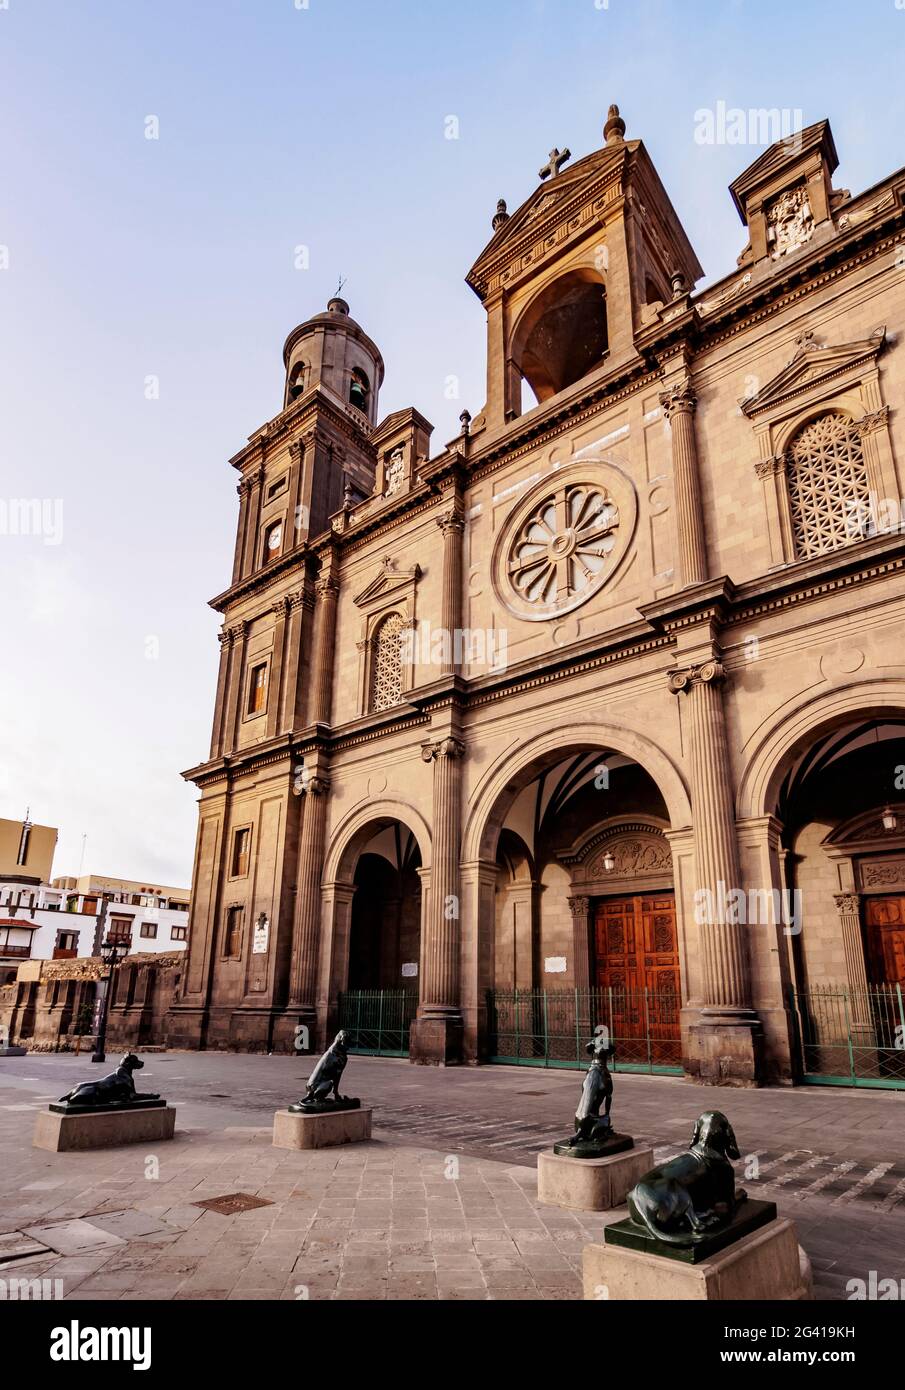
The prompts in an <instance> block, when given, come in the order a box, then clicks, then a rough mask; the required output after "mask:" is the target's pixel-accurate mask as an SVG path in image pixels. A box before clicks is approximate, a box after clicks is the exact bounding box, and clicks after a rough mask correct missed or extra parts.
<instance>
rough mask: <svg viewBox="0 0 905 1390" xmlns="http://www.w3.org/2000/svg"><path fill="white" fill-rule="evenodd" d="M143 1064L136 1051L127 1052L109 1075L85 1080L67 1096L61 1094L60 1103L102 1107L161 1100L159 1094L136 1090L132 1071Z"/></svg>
mask: <svg viewBox="0 0 905 1390" xmlns="http://www.w3.org/2000/svg"><path fill="white" fill-rule="evenodd" d="M143 1066H144V1062H143V1061H142V1060H141V1058H140V1057H136V1056H135V1053H134V1052H127V1053H126V1055H125V1057H124V1058H123V1060H122V1061H121V1062H120V1064H119V1066H118V1067H117V1068H116V1071H112V1072H111V1073H110V1075H109V1076H103V1077H101V1079H100V1081H83V1082H82V1083H81V1084H80V1085H79V1086H75V1087H74V1088H73V1089H72V1090H71V1091H68V1092H67V1094H66V1095H65V1096H60V1099H59V1102H58V1103H59V1104H60V1105H62V1104H63V1103H64V1102H68V1103H69V1104H70V1105H84V1106H98V1107H102V1106H105V1105H131V1104H133V1102H135V1101H136V1100H159V1099H160V1097H159V1096H158V1095H155V1094H149V1095H143V1096H139V1095H138V1094H137V1092H136V1090H135V1081H134V1080H133V1077H132V1073H133V1072H135V1071H140V1070H141V1068H142V1067H143Z"/></svg>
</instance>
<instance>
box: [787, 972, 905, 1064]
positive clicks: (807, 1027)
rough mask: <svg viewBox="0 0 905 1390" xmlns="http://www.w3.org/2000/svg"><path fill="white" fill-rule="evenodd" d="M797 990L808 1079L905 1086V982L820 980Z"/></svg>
mask: <svg viewBox="0 0 905 1390" xmlns="http://www.w3.org/2000/svg"><path fill="white" fill-rule="evenodd" d="M791 993H792V1011H793V1017H794V1018H795V1021H796V1025H797V1028H798V1045H799V1052H800V1055H801V1063H802V1070H803V1080H804V1081H806V1082H809V1083H810V1084H812V1085H822V1086H868V1087H871V1086H872V1087H882V1088H887V1089H891V1090H905V1002H903V991H902V986H901V985H872V986H871V987H870V988H869V989H866V990H858V989H852V988H850V987H848V986H843V985H814V986H812V987H811V988H810V989H795V988H794V987H793V988H792V991H791Z"/></svg>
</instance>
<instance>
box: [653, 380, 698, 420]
mask: <svg viewBox="0 0 905 1390" xmlns="http://www.w3.org/2000/svg"><path fill="white" fill-rule="evenodd" d="M697 403H698V398H697V396H696V395H695V393H694V387H693V386H692V384H691V379H690V377H686V378H685V380H684V381H677V382H676V383H675V385H673V386H670V387H669V388H668V389H667V390H666V391H661V392H660V405H661V406H662V408H663V414H664V415H665V416H666V418H667V420H671V419H672V417H673V416H674V415H691V414H693V412H694V408H695V406H696V405H697Z"/></svg>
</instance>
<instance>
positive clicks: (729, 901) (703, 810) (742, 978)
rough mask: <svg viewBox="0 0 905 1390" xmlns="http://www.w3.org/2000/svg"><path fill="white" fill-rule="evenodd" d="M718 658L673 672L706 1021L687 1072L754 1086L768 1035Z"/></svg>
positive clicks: (697, 1029)
mask: <svg viewBox="0 0 905 1390" xmlns="http://www.w3.org/2000/svg"><path fill="white" fill-rule="evenodd" d="M724 675H725V673H724V670H723V667H722V666H721V664H720V662H719V661H716V660H712V661H705V662H703V663H701V664H700V665H696V666H690V667H687V668H686V669H685V670H677V671H673V672H671V673H670V676H669V688H670V690H671V691H672V692H673V694H676V695H679V694H684V696H685V700H686V712H687V718H688V750H689V752H688V757H689V770H690V781H691V807H692V821H693V825H694V848H695V878H696V887H695V903H696V918H697V925H698V929H699V940H700V944H701V959H702V965H703V970H702V978H703V991H702V992H703V1004H702V1008H701V1022H700V1024H698V1025H695V1026H693V1027H692V1028H691V1029H690V1030H689V1033H690V1035H691V1036H690V1040H689V1052H690V1054H691V1055H690V1056H689V1057H688V1058H687V1059H686V1065H687V1067H688V1071H689V1073H690V1074H691V1075H692V1076H693V1077H694V1078H695V1079H696V1080H699V1081H703V1082H707V1083H709V1084H713V1085H756V1084H758V1080H759V1077H760V1075H761V1066H762V1053H763V1035H762V1032H761V1029H760V1024H759V1021H758V1018H757V1014H756V1013H755V1011H754V1010H753V1009H752V1008H751V982H750V976H749V970H748V956H747V947H746V942H745V936H744V932H745V930H746V927H745V926H743V925H742V923H741V922H740V921H739V920H738V918H739V911H738V906H737V902H736V900H735V899H733V898H732V897H731V895H732V894H733V893H734V892H737V891H740V885H741V874H740V870H739V860H738V845H737V842H736V835H735V811H734V806H733V796H732V776H731V769H730V765H729V753H728V747H727V743H726V727H725V715H724V710H723V697H722V690H721V685H722V682H723V679H724Z"/></svg>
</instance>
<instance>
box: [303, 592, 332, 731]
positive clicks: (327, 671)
mask: <svg viewBox="0 0 905 1390" xmlns="http://www.w3.org/2000/svg"><path fill="white" fill-rule="evenodd" d="M314 592H315V598H316V608H315V615H314V669H313V671H312V672H311V697H312V698H311V714H310V722H311V723H312V724H329V723H330V716H331V714H332V704H333V655H334V651H335V645H336V600H337V596H338V594H339V585H338V583H337V582H336V580H335V579H334V578H333V576H332V575H326V576H324V577H323V578H321V579H319V580H318V581H317V583H316V584H315V586H314Z"/></svg>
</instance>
